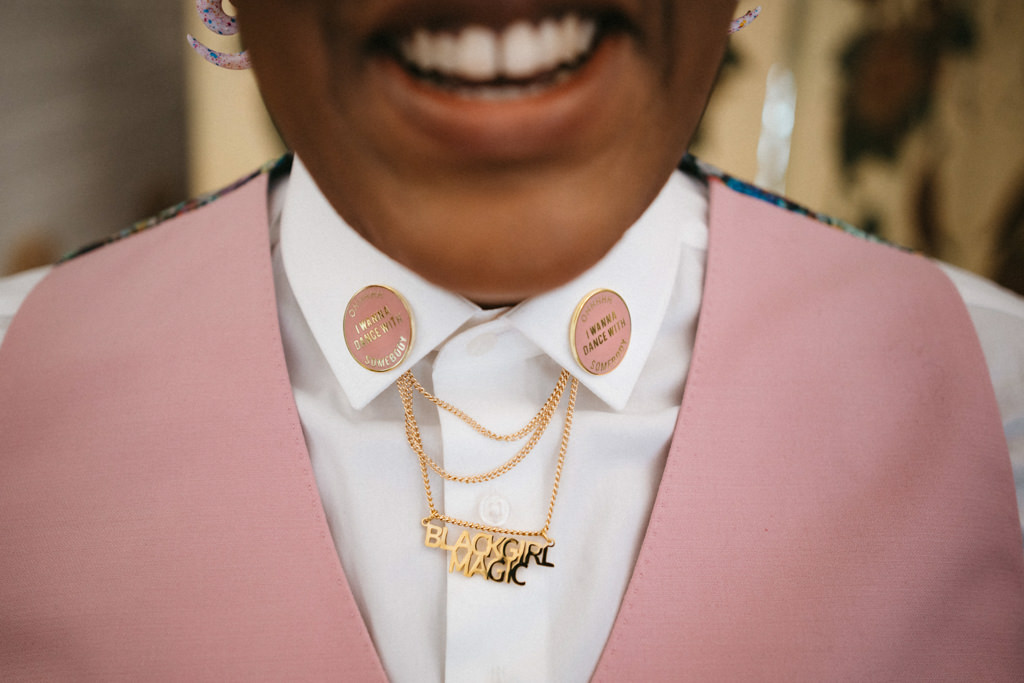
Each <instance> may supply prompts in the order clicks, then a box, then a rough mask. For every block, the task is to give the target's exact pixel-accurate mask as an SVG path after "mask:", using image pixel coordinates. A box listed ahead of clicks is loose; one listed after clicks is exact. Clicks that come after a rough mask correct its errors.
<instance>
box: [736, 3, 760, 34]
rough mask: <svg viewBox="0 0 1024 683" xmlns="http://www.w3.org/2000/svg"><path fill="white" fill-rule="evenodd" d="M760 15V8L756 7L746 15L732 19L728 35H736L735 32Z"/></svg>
mask: <svg viewBox="0 0 1024 683" xmlns="http://www.w3.org/2000/svg"><path fill="white" fill-rule="evenodd" d="M760 15H761V6H760V5H758V6H757V7H755V8H754V9H752V10H750V11H749V12H747V13H746V14H744V15H743V16H742V17H740V18H739V19H734V20H733V22H732V24H731V25H730V26H729V33H730V34H733V33H736V31H739V30H740V29H741V28H743V27H744V26H746V25H747V24H749V23H750V22H752V21H753V20H754V19H757V18H758V17H759V16H760Z"/></svg>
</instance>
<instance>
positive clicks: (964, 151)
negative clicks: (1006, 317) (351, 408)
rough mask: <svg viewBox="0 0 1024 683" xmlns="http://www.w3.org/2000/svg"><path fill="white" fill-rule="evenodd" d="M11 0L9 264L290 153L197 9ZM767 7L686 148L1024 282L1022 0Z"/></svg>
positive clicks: (5, 28) (7, 48)
mask: <svg viewBox="0 0 1024 683" xmlns="http://www.w3.org/2000/svg"><path fill="white" fill-rule="evenodd" d="M5 1H6V2H7V6H8V7H12V8H13V14H8V15H7V20H6V21H5V22H4V24H3V25H0V38H2V40H0V57H2V59H3V61H2V63H3V65H4V66H3V70H2V75H0V97H2V100H0V202H2V206H0V269H2V270H5V271H7V272H11V271H13V270H15V269H18V268H21V267H25V266H29V265H34V264H35V263H36V262H46V261H48V260H50V259H51V258H52V257H54V256H56V255H58V254H59V253H60V252H62V251H64V250H67V249H70V248H72V247H73V246H76V245H78V244H81V243H84V242H87V241H89V240H90V239H93V238H95V237H98V236H102V235H105V234H108V233H110V232H113V231H115V230H117V229H118V228H120V227H122V226H123V225H126V224H128V223H130V222H132V221H133V220H135V219H137V218H139V217H143V216H146V215H149V214H151V213H154V212H155V211H156V210H157V209H159V208H161V206H162V205H165V204H171V203H174V201H176V200H177V199H178V198H181V197H183V196H185V195H195V194H198V193H201V192H205V191H209V190H212V189H215V188H216V187H219V186H221V185H224V184H226V183H228V182H230V181H231V180H232V179H234V178H236V177H238V176H240V175H242V174H243V173H245V172H247V171H248V170H250V169H252V168H255V167H256V166H258V165H259V164H260V163H262V162H263V161H265V160H266V159H268V158H271V157H273V156H275V155H277V154H279V153H280V151H281V149H283V148H282V147H281V146H280V142H279V141H278V140H277V139H276V137H275V135H274V133H273V129H272V126H271V125H270V123H269V121H268V119H267V117H266V114H265V112H264V111H263V109H262V106H261V105H260V102H259V97H258V94H257V93H256V88H255V83H254V81H253V79H252V76H251V74H240V73H237V72H225V71H221V70H218V69H216V68H214V67H212V66H209V65H208V64H206V63H205V62H203V61H202V60H200V59H199V58H198V57H195V56H194V55H193V54H192V53H191V52H190V51H189V50H188V46H187V44H186V43H185V40H184V34H185V32H186V31H192V32H193V33H195V34H196V35H198V36H200V37H201V40H203V41H204V42H206V43H207V44H209V45H210V46H211V47H215V48H217V49H222V50H237V49H239V43H238V41H237V38H221V37H217V36H214V35H212V34H210V33H209V32H207V31H205V30H204V29H203V28H202V26H201V24H200V23H199V22H198V20H197V19H196V18H195V16H194V10H193V3H192V2H191V1H189V0H181V1H180V2H163V3H148V4H147V5H145V7H143V6H142V5H141V4H140V3H137V2H136V3H130V2H127V0H104V1H103V2H100V1H99V0H96V1H90V0H70V1H69V2H64V3H61V5H60V7H59V11H58V10H56V9H54V7H55V5H56V3H38V2H32V1H31V0H5ZM755 1H756V0H755ZM760 1H761V2H762V4H763V5H764V13H763V14H762V17H761V18H760V19H759V20H758V21H757V22H755V23H754V24H753V25H751V26H750V27H749V28H747V29H745V30H744V31H743V32H741V33H739V34H738V35H736V36H735V37H734V38H733V40H732V43H731V48H730V54H729V59H728V62H727V66H726V67H725V69H724V70H723V73H722V78H721V82H720V84H719V87H718V89H717V90H716V93H715V95H714V97H713V99H712V102H711V104H710V105H709V108H708V114H707V116H706V118H705V122H704V124H703V126H702V128H701V131H700V132H699V136H698V139H697V141H696V142H695V144H694V147H693V151H694V152H695V153H696V154H697V155H698V156H701V157H702V158H704V159H705V160H706V161H709V162H710V163H713V164H715V165H716V166H719V167H721V168H724V169H727V170H728V171H730V172H732V173H733V174H734V175H737V176H739V177H741V178H744V179H747V180H752V181H756V182H758V183H759V184H761V185H764V186H767V187H768V188H769V189H773V190H775V191H777V192H782V193H785V194H787V195H788V196H790V197H792V198H793V199H794V200H796V201H798V202H800V203H803V204H807V205H809V206H812V207H814V208H816V209H818V210H821V211H824V212H826V213H830V214H834V215H837V216H839V217H842V218H844V219H846V220H848V221H850V222H853V223H855V224H857V225H860V226H861V227H863V228H866V229H868V230H870V231H873V232H876V233H878V234H880V235H882V236H883V237H886V238H887V239H890V240H892V241H896V242H899V243H901V244H906V245H909V246H912V247H914V248H917V249H920V250H922V251H925V252H926V253H929V254H932V255H936V256H938V257H939V258H942V259H945V260H947V261H950V262H952V263H955V264H957V265H960V266H963V267H966V268H969V269H973V270H976V271H978V272H981V273H983V274H986V275H989V276H993V277H996V278H997V279H999V280H1000V281H1001V282H1003V283H1004V284H1006V285H1007V286H1011V287H1013V288H1015V289H1017V291H1021V292H1024V40H1021V38H1020V35H1021V32H1022V29H1024V5H1022V3H1021V0H974V1H971V2H969V1H967V0H760ZM751 4H753V3H751ZM229 9H230V8H229ZM745 9H747V8H746V7H742V6H741V8H740V11H745ZM243 31H244V28H243Z"/></svg>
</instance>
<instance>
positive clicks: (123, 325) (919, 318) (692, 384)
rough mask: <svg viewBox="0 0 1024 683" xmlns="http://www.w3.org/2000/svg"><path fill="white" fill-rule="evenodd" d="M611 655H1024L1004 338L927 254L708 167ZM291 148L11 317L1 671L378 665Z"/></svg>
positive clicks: (49, 673)
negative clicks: (1001, 383)
mask: <svg viewBox="0 0 1024 683" xmlns="http://www.w3.org/2000/svg"><path fill="white" fill-rule="evenodd" d="M710 218H711V227H710V231H711V232H710V247H709V255H708V271H707V281H706V292H705V297H704V303H703V308H702V312H701V316H700V324H699V329H698V332H697V344H696V351H695V355H694V358H693V365H692V368H691V370H690V375H689V378H688V380H687V385H686V393H685V397H684V399H683V405H682V410H681V412H680V415H679V421H678V426H677V429H676V434H675V439H674V441H673V443H672V446H671V451H670V453H669V457H668V462H667V465H666V468H665V474H664V477H663V480H662V482H661V487H660V489H659V492H658V497H657V501H656V503H655V507H654V511H653V514H652V516H651V521H650V525H649V528H648V530H647V535H646V539H645V541H644V544H643V547H642V548H641V551H640V555H639V558H638V560H637V564H636V567H635V569H634V573H633V576H632V579H631V581H630V584H629V588H628V591H627V593H626V596H625V598H624V600H623V603H622V606H621V608H620V611H619V614H618V617H617V620H616V622H615V625H614V628H613V630H612V633H611V636H610V638H609V640H608V643H607V645H606V648H605V650H604V654H603V656H602V657H601V660H600V662H599V664H598V667H597V670H596V672H595V673H594V675H593V677H594V679H595V680H600V681H623V680H643V681H661V680H673V681H676V680H695V681H744V680H750V681H764V680H785V681H798V680H806V681H822V680H852V681H867V680H870V681H881V680H894V681H895V680H959V681H963V680H985V681H999V680H1005V681H1021V680H1024V555H1022V549H1021V535H1020V528H1019V527H1018V524H1017V516H1016V504H1015V499H1014V492H1013V485H1012V479H1011V472H1010V465H1009V462H1008V458H1007V452H1006V444H1005V441H1004V439H1003V436H1002V429H1001V424H1000V420H999V415H998V411H997V406H996V403H995V399H994V396H993V392H992V389H991V386H990V385H989V381H988V376H987V372H986V367H985V362H984V358H983V356H982V354H981V350H980V348H979V344H978V341H977V339H976V337H975V334H974V331H973V328H972V325H971V322H970V320H969V319H968V316H967V313H966V311H965V309H964V306H963V304H962V302H961V301H960V298H959V296H958V294H957V293H956V291H955V290H954V288H953V287H952V286H951V284H950V283H949V282H948V281H947V280H946V279H945V277H944V276H943V275H942V274H941V273H940V272H939V271H937V270H936V269H935V268H934V267H932V266H931V265H930V264H929V263H928V262H927V261H926V260H925V259H923V258H920V257H917V256H911V255H907V254H904V253H901V252H898V251H895V250H892V249H889V248H886V247H882V246H879V245H874V244H870V243H867V242H864V241H861V240H857V239H854V238H852V237H849V236H847V235H844V234H842V233H841V232H839V231H834V230H829V229H827V228H824V227H822V226H821V225H819V224H817V223H815V222H813V221H811V220H810V219H807V218H803V217H800V216H796V215H794V214H791V213H789V212H786V211H783V210H781V209H777V208H775V207H772V206H770V205H769V204H767V203H764V202H760V201H757V200H755V199H751V198H749V197H747V196H744V195H741V194H737V193H734V192H732V191H731V190H729V189H727V188H726V187H725V186H724V185H723V184H722V183H721V182H719V181H714V180H713V181H712V184H711V217H710ZM267 232H268V231H267V216H266V177H265V176H259V177H257V178H256V179H254V180H252V181H251V182H249V183H248V184H246V185H244V186H243V187H242V188H241V189H238V190H236V191H234V192H231V193H229V194H227V195H226V196H224V197H222V198H221V199H219V200H217V201H216V202H214V203H212V204H210V205H209V206H207V207H205V208H203V209H200V210H198V211H193V212H191V213H187V214H184V215H181V216H179V217H177V218H175V219H173V220H170V221H168V222H166V223H164V224H162V225H160V226H159V227H157V228H154V229H151V230H148V231H145V232H142V233H140V234H138V235H135V236H133V237H131V238H130V239H125V240H121V241H120V242H118V243H117V244H114V245H111V246H108V247H105V248H103V249H99V250H97V251H95V252H93V253H91V254H88V255H86V256H82V257H80V258H77V259H74V260H72V261H70V262H67V263H65V264H63V265H60V266H58V267H57V268H56V269H54V271H53V272H52V274H51V275H50V276H49V277H47V278H46V279H45V280H44V281H43V282H42V283H41V284H40V285H39V286H38V287H37V288H36V290H35V291H34V292H33V293H32V295H31V296H30V297H29V299H28V300H27V301H26V302H25V304H24V306H23V308H22V310H21V312H20V313H19V315H18V316H17V318H16V319H15V320H14V322H13V324H12V326H11V328H10V330H9V333H8V336H7V338H6V340H5V342H4V344H3V346H2V347H0V451H2V452H0V679H3V680H12V679H13V680H18V679H23V678H28V679H46V680H61V679H74V680H82V679H98V680H110V679H115V678H124V679H130V680H155V679H176V680H216V681H221V680H257V679H268V680H339V679H345V680H355V681H371V680H381V679H383V678H384V677H385V675H384V671H383V669H382V667H381V664H380V660H379V658H378V657H377V654H376V652H375V650H374V646H373V643H372V642H371V640H370V638H369V635H368V633H367V629H366V626H365V624H364V622H363V620H362V618H361V616H360V614H359V611H358V609H357V607H356V604H355V602H354V601H353V598H352V595H351V593H350V591H349V587H348V584H347V582H346V579H345V576H344V574H343V572H342V569H341V565H340V563H339V560H338V556H337V552H336V550H335V548H334V546H333V545H332V541H331V536H330V533H329V531H328V528H327V524H326V522H325V519H324V513H323V510H322V506H321V502H320V500H319V497H318V493H317V487H316V484H315V482H314V480H313V477H312V474H311V471H310V463H309V457H308V454H307V453H306V448H305V444H304V442H303V437H302V430H301V427H300V425H299V420H298V416H297V414H296V410H295V405H294V401H293V398H292V395H291V392H290V385H289V379H288V374H287V370H286V368H285V364H284V358H283V354H282V350H281V342H280V337H279V331H278V322H277V315H276V309H275V301H274V289H273V282H272V278H271V266H270V259H269V256H270V250H269V245H268V242H267Z"/></svg>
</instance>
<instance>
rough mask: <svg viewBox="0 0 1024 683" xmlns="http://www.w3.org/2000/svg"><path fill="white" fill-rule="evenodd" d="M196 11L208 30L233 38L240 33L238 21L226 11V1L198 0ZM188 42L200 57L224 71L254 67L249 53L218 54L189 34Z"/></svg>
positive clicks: (244, 51)
mask: <svg viewBox="0 0 1024 683" xmlns="http://www.w3.org/2000/svg"><path fill="white" fill-rule="evenodd" d="M196 11H197V12H198V13H199V18H200V19H202V20H203V23H204V24H206V28H208V29H210V30H211V31H213V32H214V33H216V34H218V35H222V36H233V35H235V34H236V33H238V20H237V19H235V18H234V17H232V16H230V15H228V14H227V13H226V12H225V11H224V0H196ZM188 42H189V43H191V44H192V49H193V50H195V51H196V52H197V53H199V56H200V57H202V58H203V59H205V60H206V61H208V62H209V63H210V64H213V65H214V66H219V67H221V68H222V69H236V70H241V69H248V68H249V67H251V66H252V62H251V61H250V60H249V51H248V50H243V51H242V52H218V51H217V50H211V49H210V48H208V47H206V46H205V45H203V44H202V43H200V42H199V41H198V40H197V39H196V37H195V36H193V35H192V34H189V36H188Z"/></svg>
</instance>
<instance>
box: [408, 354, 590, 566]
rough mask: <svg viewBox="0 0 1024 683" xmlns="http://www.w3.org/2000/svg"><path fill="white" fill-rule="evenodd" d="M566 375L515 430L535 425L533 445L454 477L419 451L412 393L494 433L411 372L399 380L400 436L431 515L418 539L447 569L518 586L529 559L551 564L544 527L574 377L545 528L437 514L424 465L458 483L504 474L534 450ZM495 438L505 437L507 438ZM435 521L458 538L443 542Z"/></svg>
mask: <svg viewBox="0 0 1024 683" xmlns="http://www.w3.org/2000/svg"><path fill="white" fill-rule="evenodd" d="M568 378H569V373H568V371H567V370H563V371H562V374H561V375H560V376H559V382H558V384H557V385H556V386H555V390H554V391H553V392H552V394H551V396H550V397H549V398H548V401H547V403H545V404H544V407H542V408H541V410H540V412H539V413H537V415H536V416H535V417H534V418H533V419H532V420H531V421H530V422H529V423H527V426H526V427H524V428H523V429H522V430H519V432H516V434H519V438H522V436H525V434H526V433H527V431H528V430H529V429H530V427H531V425H532V426H533V429H534V435H533V437H531V442H532V444H531V443H530V442H528V443H527V445H525V446H523V448H522V449H520V451H519V453H517V454H516V455H515V456H513V457H512V458H511V459H510V460H509V461H507V462H506V463H505V464H504V465H502V466H500V467H497V468H495V469H493V470H491V471H490V472H487V473H484V474H483V475H471V476H467V477H456V476H454V475H450V473H447V472H442V468H441V467H440V466H438V465H437V464H436V463H435V462H434V461H433V460H432V459H431V458H430V457H428V456H427V454H426V452H425V451H424V450H423V442H422V440H421V438H420V432H419V425H417V423H416V415H415V413H414V412H413V405H412V398H413V391H419V392H420V393H422V394H424V395H425V396H427V397H428V398H429V399H430V400H431V402H433V403H434V404H435V405H437V406H438V407H441V408H442V409H444V410H447V411H448V412H451V413H452V414H453V415H456V416H457V417H460V419H462V420H463V421H464V422H466V423H467V424H469V425H470V426H473V427H474V428H475V429H477V431H479V432H480V433H481V434H484V435H485V436H488V435H492V434H493V432H490V431H489V430H486V429H484V428H483V427H482V426H480V425H479V423H478V422H476V421H475V420H473V419H472V418H470V417H469V416H468V415H466V414H465V413H463V412H462V411H461V410H458V409H457V408H454V406H451V405H450V404H448V403H446V402H444V401H441V400H440V399H437V398H436V397H434V396H432V395H429V394H428V393H427V392H426V391H425V390H424V389H423V388H422V386H420V385H419V382H417V381H416V379H415V378H414V377H413V376H412V373H410V372H406V373H405V374H404V375H402V376H401V377H400V378H399V379H398V382H397V385H398V391H399V394H400V395H401V397H402V406H403V408H404V409H405V435H406V438H407V439H408V441H409V447H410V448H411V449H412V451H413V452H414V453H415V454H416V456H417V458H418V459H419V463H420V473H421V474H422V476H423V491H424V493H425V494H426V497H427V507H428V508H429V510H430V514H429V515H428V516H427V517H424V518H423V520H422V524H423V527H424V528H425V530H426V534H425V536H424V539H423V543H424V545H426V546H427V547H428V548H439V549H441V550H444V551H446V552H447V553H448V572H449V573H453V572H455V571H459V572H460V573H461V574H463V575H464V576H476V575H478V574H479V575H480V576H483V577H484V578H486V579H487V580H489V581H496V582H499V583H510V584H516V585H519V586H522V585H524V584H525V582H524V581H521V580H520V578H519V577H518V571H519V570H520V569H522V568H523V567H526V566H528V565H529V563H530V561H531V560H533V561H534V562H535V563H536V564H537V565H538V566H543V567H553V566H554V565H553V564H551V563H550V562H548V559H547V552H548V549H549V548H551V547H552V546H554V545H555V542H554V541H553V540H552V539H551V537H550V536H549V535H548V531H549V530H550V527H551V517H552V515H553V514H554V510H555V501H556V500H557V498H558V486H559V484H560V482H561V478H562V466H563V465H564V464H565V454H566V452H567V451H568V449H569V435H570V433H571V432H572V421H573V415H574V414H575V411H576V394H577V391H578V389H579V380H578V379H576V378H575V377H573V378H572V385H571V386H570V388H569V401H568V405H567V406H566V410H565V426H564V427H563V429H562V441H561V446H560V447H559V450H558V464H557V465H556V467H555V480H554V483H553V485H552V487H551V500H550V502H549V503H548V513H547V517H546V518H545V520H544V526H543V527H541V528H540V529H539V530H537V531H524V530H514V529H504V528H501V527H497V526H489V525H486V524H479V523H477V522H470V521H467V520H461V519H457V518H455V517H449V516H448V515H444V514H442V513H441V512H439V511H438V510H437V507H436V506H435V505H434V496H433V493H432V492H431V489H430V472H429V469H434V470H435V471H436V472H438V474H441V475H442V476H445V475H447V476H445V478H446V479H449V480H452V481H459V482H463V483H479V482H482V481H489V480H490V479H494V478H497V477H499V476H501V475H502V474H505V473H506V472H508V471H509V470H511V469H512V468H513V467H515V466H516V465H517V464H518V463H519V462H521V461H522V459H523V458H524V457H526V454H527V453H529V451H530V449H532V448H533V445H535V444H536V441H538V440H539V439H540V435H542V434H543V432H544V430H545V429H546V428H547V425H548V423H549V422H550V421H551V416H552V415H553V414H554V409H555V408H556V407H557V406H558V403H560V402H561V396H562V393H563V392H564V390H565V382H566V380H567V379H568ZM417 387H418V388H417ZM442 404H443V405H442ZM549 404H550V406H551V407H550V409H549V408H548V406H549ZM497 436H498V435H493V436H491V437H490V438H492V439H493V438H496V437H497ZM509 436H513V435H509ZM534 437H535V438H534ZM496 440H497V439H496ZM500 440H503V441H504V440H509V439H500ZM513 440H514V439H513ZM428 468H429V469H428ZM435 521H437V522H443V523H445V524H451V525H453V526H458V527H463V531H462V532H461V533H460V534H459V537H458V539H457V540H456V541H455V543H454V544H449V543H448V529H449V527H447V526H441V525H438V524H435V523H434V522H435ZM470 529H472V530H475V531H477V532H478V533H477V534H475V535H472V536H471V535H470V532H469V530H470ZM496 534H505V536H501V537H498V538H495V535H496ZM516 536H521V537H526V538H543V539H544V542H543V543H542V542H540V541H536V540H534V541H525V540H522V539H520V538H515V537H516Z"/></svg>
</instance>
